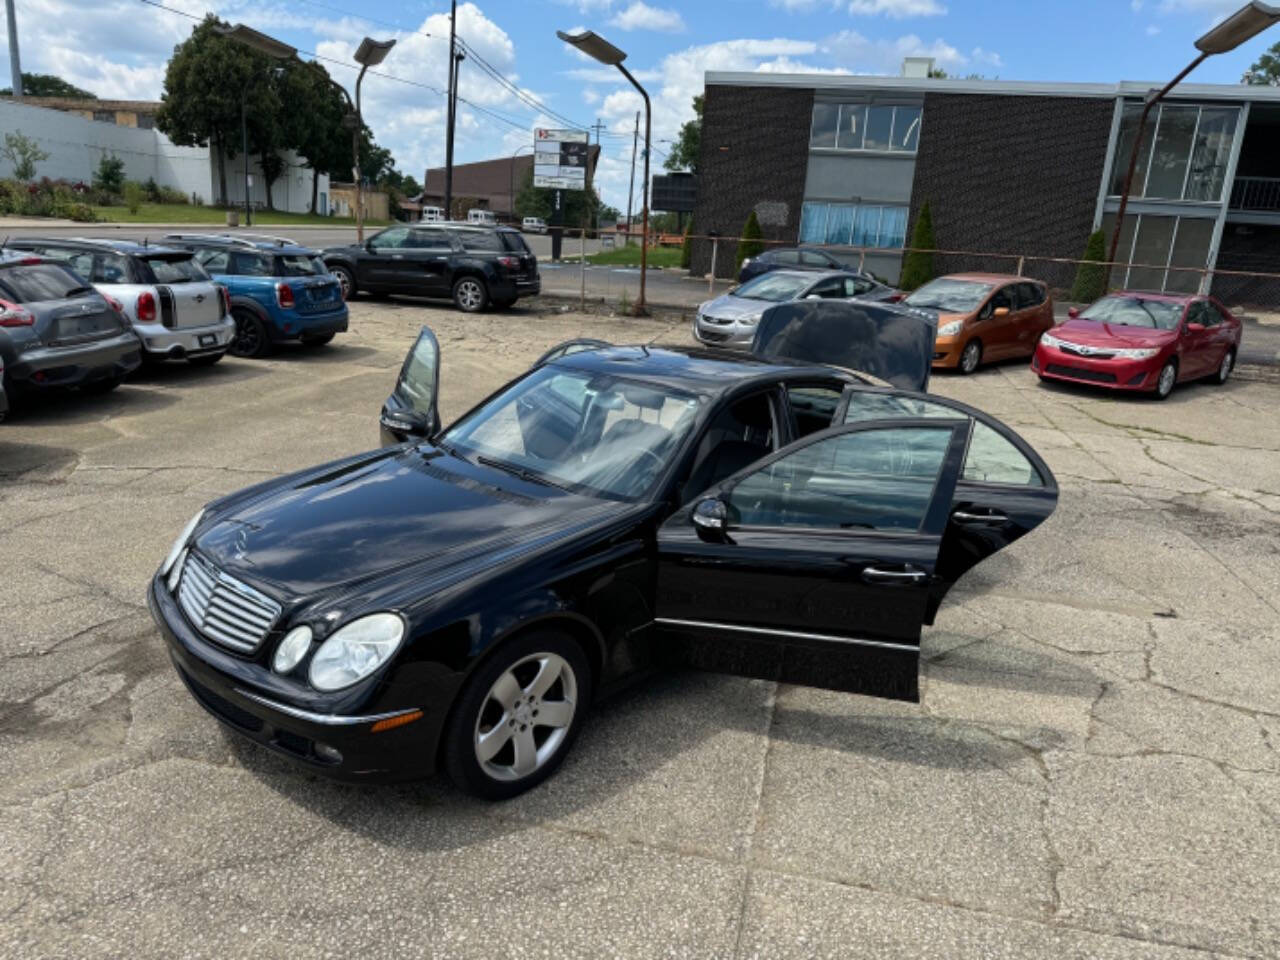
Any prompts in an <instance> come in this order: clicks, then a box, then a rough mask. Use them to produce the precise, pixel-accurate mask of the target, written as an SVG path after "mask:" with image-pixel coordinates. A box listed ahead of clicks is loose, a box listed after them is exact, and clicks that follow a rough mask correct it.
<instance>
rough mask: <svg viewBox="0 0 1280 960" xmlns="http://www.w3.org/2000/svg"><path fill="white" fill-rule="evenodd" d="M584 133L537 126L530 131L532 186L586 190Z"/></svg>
mask: <svg viewBox="0 0 1280 960" xmlns="http://www.w3.org/2000/svg"><path fill="white" fill-rule="evenodd" d="M587 138H588V134H587V131H585V130H552V129H546V128H544V127H538V128H537V129H536V130H534V132H533V185H534V186H535V187H548V188H550V189H552V190H585V189H586V188H587V146H588V144H589V140H588V139H587Z"/></svg>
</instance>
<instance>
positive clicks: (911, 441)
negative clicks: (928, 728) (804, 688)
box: [655, 418, 969, 701]
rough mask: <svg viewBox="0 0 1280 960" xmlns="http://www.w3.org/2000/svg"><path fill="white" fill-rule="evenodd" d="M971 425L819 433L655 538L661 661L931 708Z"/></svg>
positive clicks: (919, 424) (721, 490) (886, 424)
mask: <svg viewBox="0 0 1280 960" xmlns="http://www.w3.org/2000/svg"><path fill="white" fill-rule="evenodd" d="M968 428H969V422H968V421H967V420H965V419H959V418H957V419H953V420H944V419H929V420H926V419H884V420H877V421H875V422H868V423H859V424H854V425H851V426H841V427H835V428H832V429H829V430H824V431H822V432H820V433H815V434H812V435H810V436H808V437H805V438H804V439H802V440H800V441H798V442H796V443H793V444H791V445H789V446H787V447H784V448H783V449H782V450H779V451H778V452H776V453H774V454H772V455H771V456H769V457H767V458H765V459H764V460H761V461H759V462H758V463H756V464H753V465H752V466H751V467H749V468H748V469H747V470H746V471H743V472H742V473H739V474H736V475H735V476H734V477H731V478H730V479H729V480H728V481H726V482H725V483H724V484H722V485H721V486H720V487H718V488H717V489H716V490H714V491H712V492H711V493H710V494H709V495H708V496H706V497H703V498H701V499H699V500H698V501H696V502H695V503H693V504H691V505H690V506H689V507H686V508H684V509H683V510H681V511H679V512H678V513H676V514H675V515H674V516H673V517H671V518H670V519H669V520H668V521H667V522H666V523H665V524H663V526H662V527H661V529H660V530H659V532H658V574H657V593H656V600H655V613H656V618H655V619H656V622H657V624H658V626H659V629H660V634H659V641H658V642H659V643H660V644H661V646H662V648H663V651H664V653H666V654H667V655H670V656H673V657H674V659H676V660H678V661H680V662H683V663H686V664H688V665H690V666H694V667H698V668H701V669H707V670H713V671H718V672H724V673H734V674H740V675H744V676H750V677H760V678H762V679H770V680H779V681H784V682H787V683H799V684H805V685H809V686H817V687H826V688H829V689H835V690H845V691H849V692H852V693H865V694H871V695H874V696H881V697H891V698H894V699H900V700H913V701H914V700H918V699H919V680H918V670H919V659H920V629H921V625H922V624H923V622H924V619H925V616H926V615H927V612H928V610H929V603H930V586H931V584H932V582H933V579H934V576H935V571H936V568H937V565H938V555H939V550H940V547H941V543H942V535H943V531H944V529H945V528H946V525H947V516H948V510H949V507H950V504H951V500H952V497H953V495H954V491H955V486H956V481H957V479H958V476H959V473H960V467H961V463H962V461H963V457H964V449H965V442H966V439H967V434H968Z"/></svg>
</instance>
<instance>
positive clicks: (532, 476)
mask: <svg viewBox="0 0 1280 960" xmlns="http://www.w3.org/2000/svg"><path fill="white" fill-rule="evenodd" d="M476 462H477V463H483V464H484V465H485V466H486V467H493V468H494V469H495V470H501V471H502V472H503V473H509V474H511V475H512V476H513V477H519V478H520V479H521V480H524V481H526V482H527V483H536V484H538V485H540V486H543V487H555V488H556V489H557V490H564V491H567V492H571V491H569V488H568V487H566V486H564V485H563V484H559V483H556V482H555V481H554V480H551V479H549V478H548V477H546V476H544V475H543V474H541V473H535V472H534V471H532V470H528V469H526V468H524V467H518V466H516V465H515V464H514V463H507V462H505V461H503V460H495V459H494V458H493V457H486V456H484V455H483V454H481V455H479V456H477V457H476Z"/></svg>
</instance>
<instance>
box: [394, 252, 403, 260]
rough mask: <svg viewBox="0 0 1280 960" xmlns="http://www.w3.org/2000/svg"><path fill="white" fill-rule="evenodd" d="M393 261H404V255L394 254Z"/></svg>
mask: <svg viewBox="0 0 1280 960" xmlns="http://www.w3.org/2000/svg"><path fill="white" fill-rule="evenodd" d="M391 259H392V260H403V259H404V254H403V253H393V254H392V255H391Z"/></svg>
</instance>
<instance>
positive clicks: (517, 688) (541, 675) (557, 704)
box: [474, 653, 578, 781]
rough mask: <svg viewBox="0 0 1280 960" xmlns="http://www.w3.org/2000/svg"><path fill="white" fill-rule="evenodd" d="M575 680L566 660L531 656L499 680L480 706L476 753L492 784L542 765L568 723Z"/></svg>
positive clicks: (520, 776) (547, 655) (573, 705)
mask: <svg viewBox="0 0 1280 960" xmlns="http://www.w3.org/2000/svg"><path fill="white" fill-rule="evenodd" d="M577 699H578V682H577V677H576V676H575V675H574V672H573V668H572V667H571V666H570V665H569V663H568V661H567V660H565V659H564V658H563V657H561V656H559V655H558V654H554V653H534V654H530V655H529V656H527V657H523V658H522V659H520V660H518V661H516V663H514V664H513V665H512V666H510V667H508V668H507V669H506V670H505V671H503V673H502V674H501V675H500V676H499V677H498V679H497V680H496V681H494V684H493V686H492V687H490V688H489V692H488V694H487V695H486V697H485V699H484V703H483V704H482V705H481V707H480V713H479V716H477V717H476V725H475V735H474V744H475V753H476V760H477V761H478V762H479V764H480V769H481V770H483V771H484V772H485V774H487V775H488V776H490V777H492V778H493V779H495V780H505V781H511V780H521V779H523V778H525V777H527V776H529V775H531V774H533V773H535V772H536V771H537V770H539V769H540V768H541V767H543V766H544V765H546V763H547V762H548V761H550V760H551V759H552V757H554V756H555V755H556V753H557V751H559V749H560V747H561V746H562V745H563V743H564V741H565V737H566V736H567V735H568V733H569V729H570V727H571V726H572V725H573V717H574V713H575V711H576V710H577Z"/></svg>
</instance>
